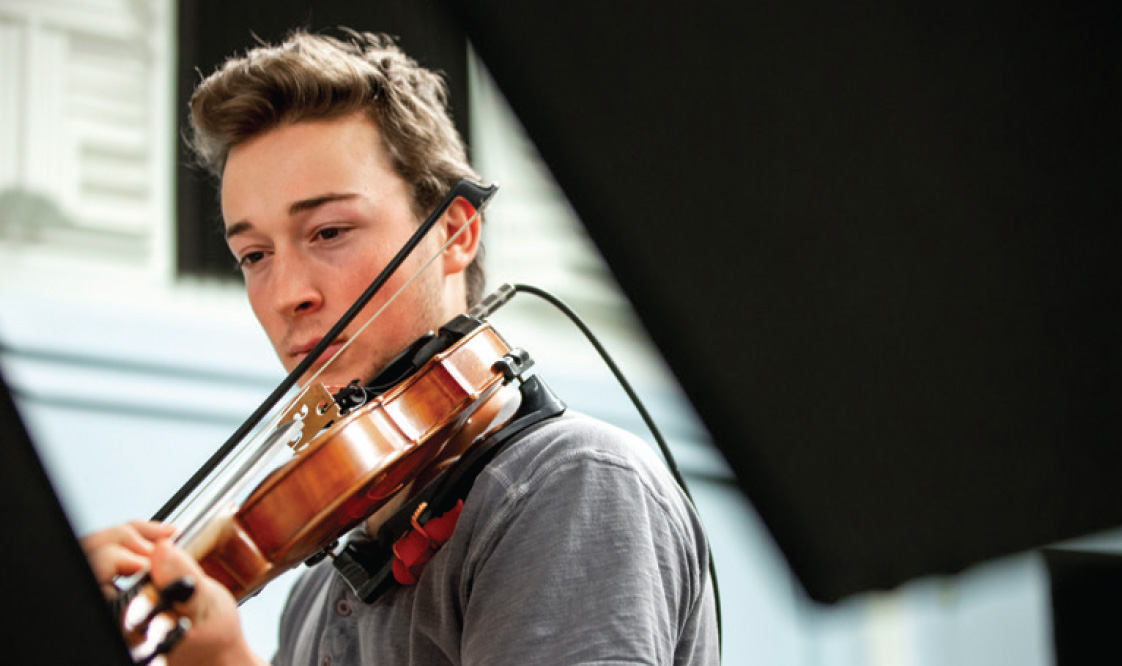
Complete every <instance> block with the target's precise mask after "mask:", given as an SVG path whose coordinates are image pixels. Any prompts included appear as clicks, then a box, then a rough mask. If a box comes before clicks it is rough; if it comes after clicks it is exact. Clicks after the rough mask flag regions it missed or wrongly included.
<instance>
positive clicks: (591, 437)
mask: <svg viewBox="0 0 1122 666" xmlns="http://www.w3.org/2000/svg"><path fill="white" fill-rule="evenodd" d="M597 461H598V462H602V463H605V464H614V465H618V466H620V467H621V468H625V469H631V470H634V471H637V472H640V473H642V474H644V475H647V474H650V473H652V472H658V471H659V469H660V468H661V467H663V465H662V463H661V461H660V460H659V459H658V457H657V456H656V455H655V454H654V451H653V450H652V449H651V447H650V446H649V445H648V444H647V443H646V442H644V441H643V440H642V439H640V438H639V437H637V436H636V435H634V434H632V433H631V432H629V431H627V430H623V429H622V428H619V427H617V426H614V425H612V424H610V423H606V422H604V421H601V420H599V419H596V418H593V417H591V416H588V415H586V414H582V413H580V412H574V411H571V410H570V411H567V412H565V413H564V414H562V415H561V416H558V417H556V418H552V419H547V420H545V421H543V422H541V423H538V424H536V425H534V426H533V427H531V428H528V429H527V430H526V431H525V432H523V433H520V434H519V435H518V436H516V437H514V438H513V439H512V440H511V441H510V442H509V443H507V444H506V445H505V447H504V448H503V450H502V451H500V452H499V453H498V455H496V456H495V460H494V461H493V462H492V464H491V465H490V468H491V471H492V472H495V473H500V474H504V475H507V476H510V477H512V478H513V477H516V476H524V475H525V474H526V473H532V472H534V471H536V470H540V469H542V468H543V467H552V466H557V465H579V464H584V463H588V462H597Z"/></svg>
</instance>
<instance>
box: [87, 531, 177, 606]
mask: <svg viewBox="0 0 1122 666" xmlns="http://www.w3.org/2000/svg"><path fill="white" fill-rule="evenodd" d="M173 534H175V528H174V527H172V526H171V525H165V524H163V523H156V522H152V521H147V520H134V521H132V522H129V523H125V524H123V525H116V526H114V527H109V528H106V529H104V530H100V531H98V532H94V533H92V534H88V535H86V536H84V537H82V538H81V539H80V540H79V543H81V545H82V550H84V551H86V559H87V560H89V563H90V569H92V570H93V573H94V578H95V579H97V582H98V585H100V586H101V590H102V592H104V593H105V596H106V598H108V599H112V598H113V597H115V596H117V589H116V588H115V587H113V579H114V578H116V577H118V576H131V575H133V574H135V573H139V572H141V571H144V570H145V569H147V568H148V562H149V558H150V557H151V556H152V550H153V548H154V547H155V545H156V542H157V541H159V540H161V539H167V538H170V537H171V536H172V535H173Z"/></svg>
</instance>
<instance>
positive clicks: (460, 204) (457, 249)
mask: <svg viewBox="0 0 1122 666" xmlns="http://www.w3.org/2000/svg"><path fill="white" fill-rule="evenodd" d="M440 223H441V225H443V227H444V233H445V235H444V240H448V239H449V238H451V237H452V236H453V235H454V234H456V233H457V232H459V231H460V230H461V229H463V232H462V233H460V234H459V235H458V236H456V239H455V240H454V241H452V244H451V245H449V246H448V247H446V248H444V254H443V257H442V259H443V262H444V274H445V275H452V274H455V273H460V272H462V271H463V270H464V269H465V268H467V267H468V264H470V263H471V260H472V259H474V258H475V253H476V252H478V251H479V241H480V234H481V233H482V231H483V221H482V218H481V217H480V216H479V215H476V214H475V206H472V205H471V204H470V203H468V200H467V199H465V198H463V197H456V199H455V200H454V201H453V202H452V203H451V205H449V206H448V210H446V211H444V216H443V217H442V218H441V220H440ZM465 227H466V228H465Z"/></svg>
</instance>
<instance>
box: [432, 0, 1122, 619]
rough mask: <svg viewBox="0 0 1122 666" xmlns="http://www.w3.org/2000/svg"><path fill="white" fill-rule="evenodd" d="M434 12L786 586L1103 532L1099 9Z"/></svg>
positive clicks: (1120, 512)
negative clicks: (534, 153) (508, 107)
mask: <svg viewBox="0 0 1122 666" xmlns="http://www.w3.org/2000/svg"><path fill="white" fill-rule="evenodd" d="M447 4H448V5H449V7H450V8H452V10H453V11H455V12H457V13H458V15H459V17H460V20H461V21H462V22H463V24H464V25H465V26H466V28H467V31H468V35H469V37H470V38H471V40H472V42H473V45H474V48H475V49H476V51H477V52H478V53H479V54H480V55H481V56H482V58H483V60H484V62H485V63H486V64H487V66H488V68H489V69H490V70H491V72H492V73H493V74H494V76H495V79H496V81H497V82H498V84H499V87H500V88H501V89H502V90H503V92H504V93H505V94H506V96H507V98H508V99H509V100H510V102H511V104H512V106H513V108H514V110H515V112H516V113H517V114H518V116H519V117H520V119H521V120H522V122H523V124H524V125H525V126H526V128H527V130H528V131H529V134H530V136H531V137H532V139H533V140H534V142H535V143H536V145H537V146H538V148H539V149H540V151H541V153H542V155H543V157H544V159H545V161H546V162H547V164H548V165H549V167H550V168H551V169H552V171H553V173H554V175H555V176H556V178H557V180H558V182H559V183H560V185H561V186H562V188H563V189H564V191H565V193H566V194H567V195H568V197H569V199H570V200H571V202H572V204H573V205H574V207H575V208H576V210H577V212H578V213H579V215H580V217H581V219H582V221H583V222H584V224H585V226H586V228H587V229H588V232H589V234H590V235H591V237H592V239H593V240H594V241H595V242H596V244H597V246H598V247H599V249H600V250H601V251H602V253H603V254H604V256H605V258H606V259H607V261H608V264H609V265H610V267H611V269H612V271H613V272H614V274H615V276H616V278H617V279H618V280H619V282H620V284H621V286H622V287H623V289H624V291H625V292H626V293H627V295H628V296H629V297H630V299H631V301H632V302H633V304H634V306H635V308H636V310H637V312H638V314H639V315H640V317H641V319H642V320H643V322H644V323H645V325H646V327H647V329H648V330H649V332H650V334H651V336H652V338H653V339H654V342H655V343H656V344H657V345H658V347H659V348H660V349H661V351H662V352H663V354H664V355H665V357H666V359H667V361H668V363H669V365H670V367H671V368H672V370H673V371H674V372H675V374H676V375H677V377H678V379H679V380H680V381H681V384H682V386H683V388H684V389H685V391H686V393H687V394H688V395H689V397H690V399H691V401H692V402H693V404H694V406H695V407H696V409H697V411H698V413H699V414H700V416H701V417H702V419H703V421H704V422H705V424H706V426H707V427H708V429H709V431H710V432H711V434H712V436H713V438H714V440H715V442H716V444H717V446H718V447H719V448H720V449H721V451H722V452H723V453H724V455H725V457H726V458H727V459H728V461H729V463H730V465H731V467H732V468H733V470H734V472H735V473H736V476H737V479H738V482H739V484H740V487H741V488H742V489H743V490H744V492H745V493H746V494H747V496H748V498H749V499H750V500H751V501H752V503H753V504H754V506H755V507H756V509H757V510H758V511H759V513H760V515H761V517H762V519H763V520H764V522H765V523H766V524H767V526H768V528H769V529H770V531H771V533H772V534H773V535H774V537H775V539H776V541H777V543H778V545H779V547H780V548H781V550H782V551H783V553H784V554H785V556H786V558H787V560H788V562H789V563H790V564H791V567H792V569H793V571H794V573H795V574H796V575H797V577H798V578H799V579H800V580H801V581H802V583H803V585H804V586H805V588H806V590H807V591H808V592H809V594H810V596H811V597H813V598H814V599H818V600H822V601H834V600H837V599H839V598H842V597H844V596H846V595H850V594H853V593H856V592H861V591H864V590H869V589H875V588H891V587H894V586H896V585H899V584H900V583H902V582H904V581H907V580H909V579H911V578H914V577H917V576H921V575H926V574H932V573H945V572H952V573H953V572H958V571H960V570H962V569H963V568H965V567H968V566H970V565H972V564H974V563H976V562H979V561H982V560H985V559H989V558H993V557H996V556H999V555H1004V554H1008V553H1013V552H1017V551H1020V550H1024V549H1029V548H1034V547H1037V546H1040V545H1044V544H1048V543H1051V542H1054V541H1056V540H1060V539H1064V538H1068V537H1072V536H1076V535H1082V534H1087V533H1090V532H1093V531H1097V530H1102V529H1106V528H1110V527H1114V526H1117V525H1119V524H1122V484H1120V483H1118V479H1119V478H1122V446H1119V442H1122V419H1120V416H1122V280H1120V272H1119V266H1120V265H1122V260H1120V258H1122V242H1120V240H1122V225H1120V224H1119V221H1118V216H1119V212H1120V210H1122V205H1120V203H1122V197H1120V196H1119V195H1120V192H1122V159H1120V157H1119V156H1120V155H1122V140H1120V139H1122V126H1120V124H1119V123H1118V118H1119V117H1122V114H1120V111H1122V108H1120V107H1122V104H1119V102H1120V91H1122V76H1120V70H1122V68H1120V65H1119V63H1122V41H1120V40H1118V38H1117V35H1118V34H1119V29H1120V28H1122V20H1120V17H1122V4H1119V3H1116V2H1113V1H1111V0H1093V1H1088V2H1078V3H1061V2H1042V3H1030V4H1029V5H1025V4H1024V3H1021V2H1012V1H1011V0H997V1H987V0H983V1H982V2H975V1H969V2H968V1H958V2H954V1H952V2H950V3H946V2H940V3H907V4H905V5H901V4H900V3H893V2H875V1H874V2H864V3H858V4H856V5H855V4H853V3H834V2H826V1H822V0H820V1H818V2H809V3H808V2H795V3H784V2H764V3H760V2H741V1H740V0H699V1H697V2H680V3H662V4H658V5H649V4H629V5H626V7H623V6H620V5H613V4H605V3H601V2H595V1H593V0H565V1H564V2H521V1H517V0H462V1H449V2H448V3H447ZM729 564H732V563H729Z"/></svg>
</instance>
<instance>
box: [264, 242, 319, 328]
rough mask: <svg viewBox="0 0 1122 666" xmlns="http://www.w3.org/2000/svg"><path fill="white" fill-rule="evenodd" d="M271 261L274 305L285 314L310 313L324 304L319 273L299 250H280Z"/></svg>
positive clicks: (286, 315) (281, 313) (290, 315)
mask: <svg viewBox="0 0 1122 666" xmlns="http://www.w3.org/2000/svg"><path fill="white" fill-rule="evenodd" d="M273 259H274V262H273V276H272V277H273V308H274V309H275V310H276V312H277V313H278V314H280V315H282V316H285V317H292V316H296V315H299V314H309V313H312V312H315V311H316V310H319V309H320V308H321V307H322V306H323V292H322V291H321V290H320V288H319V284H320V276H319V275H317V273H316V271H315V270H314V269H313V267H312V266H310V265H309V264H308V262H307V261H305V260H304V258H303V257H301V256H300V255H299V253H291V254H287V253H286V254H285V255H284V256H281V255H280V254H279V253H278V255H277V256H274V258H273Z"/></svg>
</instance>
